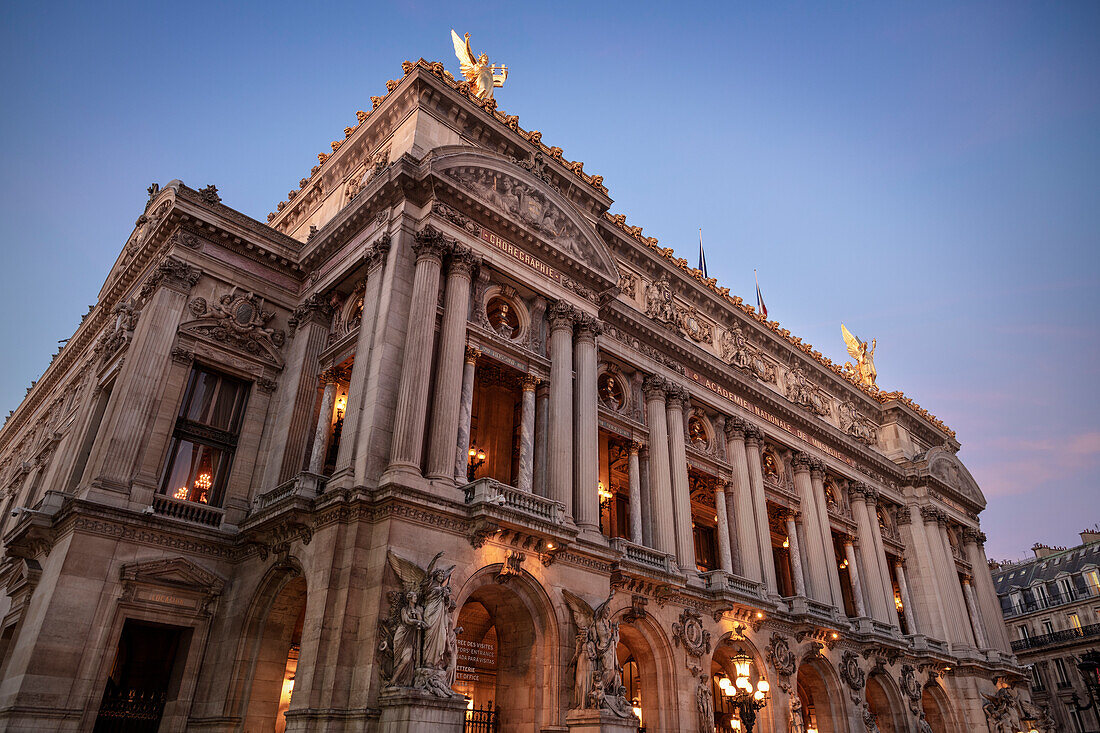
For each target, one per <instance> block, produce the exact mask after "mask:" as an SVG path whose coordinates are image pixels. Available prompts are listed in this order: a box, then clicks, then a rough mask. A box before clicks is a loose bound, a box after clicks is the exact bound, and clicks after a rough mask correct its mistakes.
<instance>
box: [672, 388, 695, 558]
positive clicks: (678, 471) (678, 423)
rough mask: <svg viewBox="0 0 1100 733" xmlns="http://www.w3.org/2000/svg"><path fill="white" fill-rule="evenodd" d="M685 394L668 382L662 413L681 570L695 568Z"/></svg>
mask: <svg viewBox="0 0 1100 733" xmlns="http://www.w3.org/2000/svg"><path fill="white" fill-rule="evenodd" d="M687 401H688V393H687V390H685V389H684V388H683V387H681V386H679V385H675V384H673V385H669V387H668V390H667V402H666V404H665V414H666V416H667V419H668V459H669V475H670V476H671V478H672V513H673V517H674V520H673V521H674V526H675V527H676V560H677V562H678V563H679V565H680V569H681V570H687V571H689V572H693V571H694V570H695V535H694V533H693V531H692V524H691V489H690V487H689V486H688V469H687V450H686V441H685V439H684V435H685V433H684V407H685V406H686V404H687Z"/></svg>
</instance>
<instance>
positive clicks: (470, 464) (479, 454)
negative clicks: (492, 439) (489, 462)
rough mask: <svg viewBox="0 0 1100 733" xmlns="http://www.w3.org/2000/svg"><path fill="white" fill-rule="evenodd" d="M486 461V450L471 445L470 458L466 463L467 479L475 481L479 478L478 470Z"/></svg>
mask: <svg viewBox="0 0 1100 733" xmlns="http://www.w3.org/2000/svg"><path fill="white" fill-rule="evenodd" d="M484 463H485V451H484V450H481V449H480V448H478V447H477V446H476V445H472V446H470V452H469V460H468V461H467V463H466V480H467V481H473V480H474V479H476V478H477V471H478V469H479V468H481V466H482V465H483V464H484Z"/></svg>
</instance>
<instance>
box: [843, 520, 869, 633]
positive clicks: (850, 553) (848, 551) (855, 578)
mask: <svg viewBox="0 0 1100 733" xmlns="http://www.w3.org/2000/svg"><path fill="white" fill-rule="evenodd" d="M844 557H845V559H847V560H848V580H849V582H850V583H851V584H852V605H854V606H855V607H856V616H866V615H867V606H866V605H864V602H863V584H862V583H860V582H859V565H858V564H857V563H856V550H855V548H854V547H853V546H852V540H851V539H850V538H847V537H846V538H845V539H844Z"/></svg>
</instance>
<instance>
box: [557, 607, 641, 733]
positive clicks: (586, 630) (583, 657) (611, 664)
mask: <svg viewBox="0 0 1100 733" xmlns="http://www.w3.org/2000/svg"><path fill="white" fill-rule="evenodd" d="M614 595H615V590H614V589H612V591H611V593H610V594H608V596H607V600H605V601H604V602H603V603H601V604H600V605H598V606H596V608H592V606H590V605H588V602H587V601H585V600H584V599H583V598H581V597H580V596H578V595H577V594H576V593H573V592H571V591H569V590H565V589H563V590H562V597H564V598H565V602H566V603H567V604H568V605H569V610H570V611H572V613H573V623H575V624H576V625H577V641H576V643H577V648H576V651H575V652H574V654H573V664H574V665H575V666H574V677H573V679H574V700H575V702H576V705H577V707H580V708H599V709H604V710H609V711H611V712H612V713H613V714H614V715H616V716H617V717H620V718H627V719H629V718H633V717H634V710H633V709H632V708H631V705H630V701H629V700H627V699H626V688H625V687H623V680H622V670H621V669H620V668H619V660H618V656H617V653H618V646H619V624H618V622H616V621H612V620H611V599H612V598H613V597H614ZM582 665H583V666H582ZM588 665H591V667H589V666H588Z"/></svg>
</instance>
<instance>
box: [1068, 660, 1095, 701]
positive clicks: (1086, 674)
mask: <svg viewBox="0 0 1100 733" xmlns="http://www.w3.org/2000/svg"><path fill="white" fill-rule="evenodd" d="M1077 669H1079V670H1081V677H1083V678H1084V680H1085V689H1086V690H1088V692H1089V704H1088V705H1082V704H1081V700H1080V698H1078V697H1077V693H1076V692H1075V693H1073V697H1072V698H1070V701H1071V702H1072V703H1073V707H1075V708H1077V712H1079V713H1083V712H1084V711H1086V710H1089V709H1091V708H1093V707H1096V706H1097V705H1098V704H1100V652H1098V651H1091V652H1085V653H1084V654H1082V655H1081V661H1080V662H1078V663H1077Z"/></svg>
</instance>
